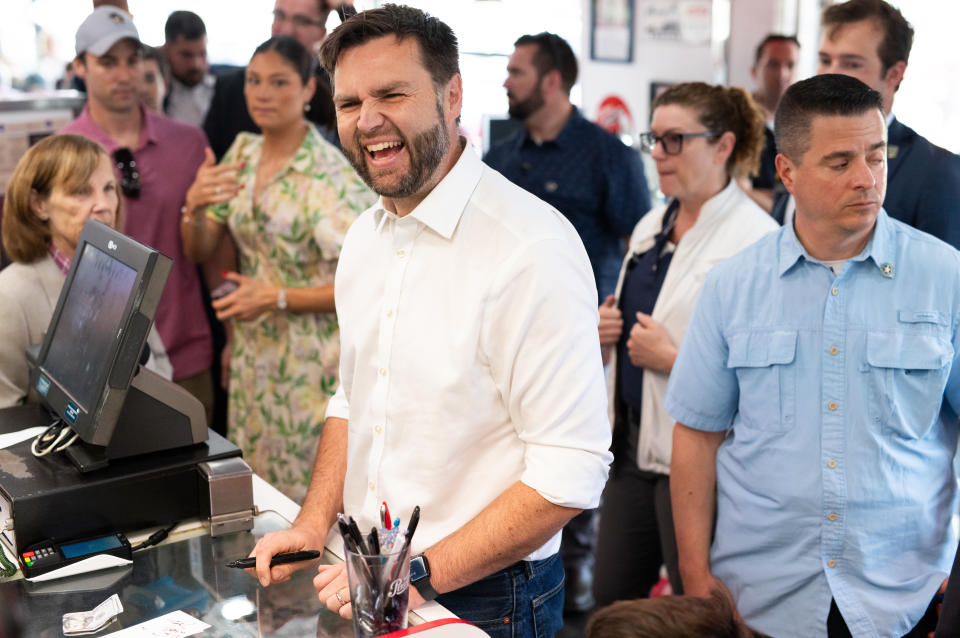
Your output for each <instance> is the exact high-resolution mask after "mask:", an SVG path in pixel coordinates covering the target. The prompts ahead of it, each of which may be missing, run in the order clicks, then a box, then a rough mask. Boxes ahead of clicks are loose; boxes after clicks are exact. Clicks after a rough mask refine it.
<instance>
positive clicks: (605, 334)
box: [598, 295, 623, 346]
mask: <svg viewBox="0 0 960 638" xmlns="http://www.w3.org/2000/svg"><path fill="white" fill-rule="evenodd" d="M598 310H599V311H600V326H599V331H600V345H601V346H612V345H614V344H616V343H617V342H618V341H620V334H621V333H622V332H623V316H622V315H621V314H620V309H619V308H617V298H616V297H614V296H613V295H609V296H607V298H606V299H604V300H603V304H601V306H600V308H598Z"/></svg>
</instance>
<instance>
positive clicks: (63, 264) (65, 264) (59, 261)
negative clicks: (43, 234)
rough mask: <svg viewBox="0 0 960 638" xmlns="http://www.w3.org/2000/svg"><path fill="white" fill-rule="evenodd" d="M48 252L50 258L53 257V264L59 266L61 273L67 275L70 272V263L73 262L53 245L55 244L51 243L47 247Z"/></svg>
mask: <svg viewBox="0 0 960 638" xmlns="http://www.w3.org/2000/svg"><path fill="white" fill-rule="evenodd" d="M47 251H48V252H49V253H50V256H51V257H53V263H55V264H56V265H57V268H59V269H60V272H62V273H63V274H64V275H66V274H67V273H68V272H69V271H70V262H71V261H72V260H71V259H70V258H69V257H67V256H66V255H64V254H63V253H62V252H60V250H59V249H58V248H57V247H56V246H54V245H53V242H50V244H49V245H48V246H47Z"/></svg>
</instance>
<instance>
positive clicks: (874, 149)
mask: <svg viewBox="0 0 960 638" xmlns="http://www.w3.org/2000/svg"><path fill="white" fill-rule="evenodd" d="M881 109H882V106H881V98H880V96H879V94H878V93H876V92H874V91H872V90H871V89H869V88H868V87H867V86H866V85H864V84H862V83H861V82H860V81H859V80H855V79H853V78H849V77H847V76H841V75H822V76H818V77H815V78H810V79H809V80H804V81H802V82H799V83H797V84H794V85H793V86H792V87H791V88H790V89H789V90H788V91H787V93H786V95H785V96H784V98H783V100H782V101H781V104H780V109H779V110H778V112H777V119H776V136H777V146H778V148H779V149H780V151H781V154H780V155H778V157H777V167H778V170H779V172H780V175H781V178H782V180H783V183H784V185H785V186H786V187H787V189H788V190H789V191H790V192H791V193H792V194H793V195H794V197H795V198H796V201H797V211H796V216H795V220H794V224H793V225H792V226H788V227H785V228H783V229H781V230H780V232H779V233H774V234H771V235H768V236H767V237H765V238H764V239H761V240H760V241H759V242H757V243H756V244H754V245H753V246H751V247H750V248H748V249H746V250H745V251H743V252H741V253H740V254H738V255H736V256H735V257H733V258H731V259H730V260H728V261H726V262H724V263H722V264H720V265H719V266H717V267H716V268H715V269H714V270H713V271H712V272H711V273H710V274H709V275H708V277H707V280H706V283H705V284H704V287H703V291H702V293H701V297H700V300H699V304H698V307H697V309H696V311H695V313H694V316H693V319H692V320H691V323H690V326H689V328H688V331H687V335H686V338H685V339H684V342H683V345H682V347H681V348H680V353H679V356H678V358H677V361H676V363H675V365H674V367H673V372H672V374H671V378H670V386H669V389H668V393H667V398H666V407H667V409H668V410H669V412H670V414H671V415H673V416H674V417H675V418H676V419H677V421H678V422H679V423H678V424H677V427H676V429H675V432H674V446H673V463H672V466H671V492H672V497H673V508H674V519H675V523H676V528H677V542H678V546H679V549H680V570H681V575H682V577H683V584H684V589H685V591H686V593H690V594H694V595H707V594H708V592H709V591H710V590H712V589H717V588H720V589H721V590H723V589H724V588H725V589H727V590H729V592H730V594H731V595H732V598H733V600H734V602H735V603H736V605H737V609H738V610H739V612H740V613H741V615H742V616H743V618H744V620H746V622H747V623H748V624H750V625H752V626H753V627H755V628H756V629H759V630H761V631H764V632H767V633H769V634H772V635H775V636H778V637H780V636H802V637H804V638H808V637H810V636H828V635H841V634H840V633H836V634H835V633H833V631H838V628H839V630H841V631H842V628H843V625H844V624H845V625H846V628H847V629H849V632H850V634H852V635H853V636H856V637H859V636H891V637H899V636H903V635H905V634H908V633H909V632H911V631H913V630H914V629H915V628H916V627H917V625H918V623H919V622H920V621H921V618H922V617H923V616H924V615H925V612H926V611H927V609H928V606H929V605H930V603H931V599H932V598H933V596H934V595H935V594H936V593H937V590H938V589H939V588H940V587H941V585H942V583H943V581H944V579H945V577H946V575H947V572H948V570H949V568H950V563H951V559H952V557H953V552H954V549H955V548H956V539H955V537H954V534H953V532H952V531H951V528H950V519H951V516H952V514H953V513H954V512H955V510H956V504H957V503H956V496H957V495H956V480H955V477H954V472H953V466H952V460H953V456H954V452H955V450H956V446H957V430H958V427H957V422H958V419H957V412H958V410H960V368H958V367H957V366H956V365H954V364H955V360H956V358H957V344H958V339H960V336H958V330H960V253H957V252H956V251H955V250H954V249H953V248H951V247H950V246H948V245H947V244H945V243H943V242H941V241H939V240H938V239H936V238H934V237H932V236H931V235H927V234H925V233H922V232H920V231H917V230H914V229H912V228H910V227H908V226H906V225H905V224H902V223H900V222H898V221H896V220H893V219H891V218H890V217H888V216H887V214H886V213H885V212H884V211H883V210H882V209H881V202H882V201H883V196H884V190H885V173H886V127H885V126H884V120H883V114H882V110H881ZM714 488H716V491H714ZM714 506H716V531H715V537H714V539H713V541H712V547H711V530H712V524H713V515H714ZM828 615H829V616H830V618H829V621H828ZM828 624H829V627H830V629H831V630H832V631H831V632H828ZM911 635H913V634H911ZM924 635H925V634H924Z"/></svg>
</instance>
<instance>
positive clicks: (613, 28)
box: [590, 0, 634, 63]
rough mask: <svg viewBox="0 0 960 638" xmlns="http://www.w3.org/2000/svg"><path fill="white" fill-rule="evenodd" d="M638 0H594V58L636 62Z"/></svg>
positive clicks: (592, 5)
mask: <svg viewBox="0 0 960 638" xmlns="http://www.w3.org/2000/svg"><path fill="white" fill-rule="evenodd" d="M633 2H634V0H591V1H590V59H591V60H596V61H598V62H623V63H630V62H633V23H634V10H633Z"/></svg>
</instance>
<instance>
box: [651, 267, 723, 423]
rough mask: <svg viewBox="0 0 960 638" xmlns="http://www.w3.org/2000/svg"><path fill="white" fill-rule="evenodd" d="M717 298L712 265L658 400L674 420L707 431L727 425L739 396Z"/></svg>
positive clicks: (716, 285) (719, 303) (719, 297)
mask: <svg viewBox="0 0 960 638" xmlns="http://www.w3.org/2000/svg"><path fill="white" fill-rule="evenodd" d="M721 300H722V296H721V293H720V291H719V289H718V278H717V270H716V269H714V270H713V271H711V272H710V273H709V274H708V275H707V279H706V281H705V282H704V285H703V290H702V291H701V292H700V298H699V299H698V300H697V306H696V308H695V309H694V311H693V316H692V317H691V319H690V324H689V325H688V326H687V332H686V335H685V336H684V338H683V343H682V344H681V345H680V351H679V353H678V354H677V360H676V362H675V363H674V364H673V370H672V371H671V372H670V382H669V383H668V385H667V396H666V399H665V400H664V406H665V407H666V409H667V412H668V413H669V414H670V416H672V417H673V418H674V419H676V420H677V421H679V422H680V423H683V424H684V425H686V426H688V427H691V428H694V429H697V430H707V431H712V432H716V431H722V430H726V429H727V428H729V427H730V425H731V424H732V423H733V417H734V415H735V414H736V411H737V405H738V402H739V396H740V393H739V388H738V385H737V375H736V371H735V370H733V369H732V368H729V367H728V366H727V359H728V352H729V350H728V347H727V342H726V340H725V338H724V335H723V327H722V325H721V322H722V314H721V310H720V309H721V307H722V306H721Z"/></svg>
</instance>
